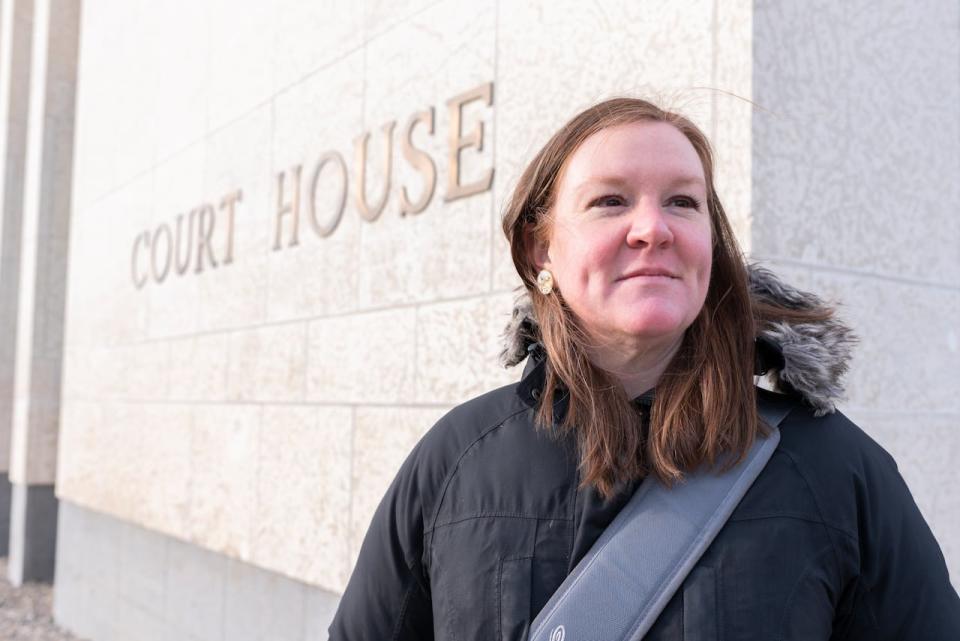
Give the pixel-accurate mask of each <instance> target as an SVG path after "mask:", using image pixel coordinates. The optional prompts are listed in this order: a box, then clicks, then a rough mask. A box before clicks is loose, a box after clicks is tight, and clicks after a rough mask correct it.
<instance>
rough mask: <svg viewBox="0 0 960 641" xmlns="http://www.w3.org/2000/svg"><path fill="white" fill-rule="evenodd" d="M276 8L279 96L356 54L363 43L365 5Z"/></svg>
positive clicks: (295, 0)
mask: <svg viewBox="0 0 960 641" xmlns="http://www.w3.org/2000/svg"><path fill="white" fill-rule="evenodd" d="M273 5H274V7H275V11H276V18H275V20H276V33H275V36H274V43H273V61H274V66H275V69H274V74H273V76H274V91H275V92H276V91H280V90H282V89H284V88H286V87H288V86H290V85H292V84H295V83H296V82H298V81H300V80H301V79H303V78H304V76H306V75H308V74H310V73H312V72H314V71H316V70H318V69H320V68H321V67H323V66H325V65H328V64H330V63H332V62H334V61H335V60H337V59H339V58H342V57H343V56H345V55H347V54H349V53H350V52H353V51H356V50H357V49H359V47H360V46H361V45H362V43H363V10H364V3H362V2H352V1H351V0H333V1H331V2H325V3H324V4H323V5H318V4H315V3H304V2H300V1H299V0H281V1H279V2H274V3H273Z"/></svg>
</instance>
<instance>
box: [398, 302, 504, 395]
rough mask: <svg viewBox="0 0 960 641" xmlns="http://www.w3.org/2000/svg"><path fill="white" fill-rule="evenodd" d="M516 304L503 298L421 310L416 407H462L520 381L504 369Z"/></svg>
mask: <svg viewBox="0 0 960 641" xmlns="http://www.w3.org/2000/svg"><path fill="white" fill-rule="evenodd" d="M512 304H513V296H512V295H511V294H500V295H496V296H485V297H482V298H474V299H467V300H463V301H456V302H450V303H436V304H433V305H424V306H422V307H420V308H419V309H418V310H417V351H416V354H417V379H416V380H417V393H416V397H415V398H416V399H417V402H420V403H445V404H455V403H460V402H463V401H465V400H467V399H469V398H472V397H474V396H477V395H479V394H481V393H483V392H486V391H489V390H490V389H494V388H496V387H499V386H501V385H506V384H507V383H509V382H511V381H513V380H516V379H517V378H518V377H519V373H516V372H511V371H505V370H504V369H503V367H502V366H501V365H500V364H499V357H500V351H501V350H502V334H503V329H504V327H505V326H506V324H507V321H508V320H509V319H510V313H511V309H512Z"/></svg>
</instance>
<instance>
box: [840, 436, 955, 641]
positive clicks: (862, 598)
mask: <svg viewBox="0 0 960 641" xmlns="http://www.w3.org/2000/svg"><path fill="white" fill-rule="evenodd" d="M875 463H876V464H877V465H876V466H875V468H876V469H874V470H873V473H868V474H865V475H864V478H863V479H861V480H862V483H863V485H862V486H861V487H860V488H859V490H860V491H858V494H859V495H860V496H859V501H860V503H861V505H860V506H859V511H860V516H859V521H860V523H859V528H858V529H859V534H860V537H859V539H860V540H859V556H860V573H859V576H858V577H857V578H856V580H855V581H854V583H853V585H852V586H851V589H850V590H849V591H848V596H849V598H850V599H851V601H850V602H849V603H848V606H849V609H848V612H849V614H848V616H847V617H845V619H846V620H845V621H844V622H843V623H844V625H843V626H839V627H841V628H842V629H843V632H841V634H839V635H836V634H835V636H834V638H835V639H847V640H849V641H861V640H862V641H867V640H869V641H886V640H890V641H894V640H899V639H924V641H948V640H950V639H960V597H958V596H957V592H956V590H955V589H954V588H953V586H952V585H951V584H950V577H949V574H948V571H947V566H946V563H945V562H944V558H943V553H942V552H941V551H940V547H939V545H938V544H937V541H936V539H935V538H934V536H933V533H932V532H931V531H930V528H929V526H928V525H927V523H926V521H924V519H923V516H922V515H921V514H920V510H919V509H918V508H917V505H916V503H915V502H914V500H913V497H912V496H911V494H910V490H909V489H908V488H907V486H906V484H905V483H904V480H903V477H902V476H901V475H900V473H899V471H898V470H897V467H896V464H895V463H894V461H893V459H892V458H891V457H890V456H889V455H888V454H886V452H883V460H880V461H875ZM838 623H839V622H838Z"/></svg>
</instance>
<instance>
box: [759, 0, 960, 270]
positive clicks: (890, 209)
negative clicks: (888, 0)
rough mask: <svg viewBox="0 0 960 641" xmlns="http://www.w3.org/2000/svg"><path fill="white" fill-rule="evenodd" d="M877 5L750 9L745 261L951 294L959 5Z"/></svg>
mask: <svg viewBox="0 0 960 641" xmlns="http://www.w3.org/2000/svg"><path fill="white" fill-rule="evenodd" d="M887 6H888V7H889V9H890V10H889V11H869V10H865V11H854V10H851V9H850V8H849V7H848V5H839V4H836V5H831V6H829V7H826V6H825V7H824V8H823V11H818V12H815V13H811V12H809V11H808V10H806V8H804V7H801V6H800V5H796V4H792V3H764V4H762V5H758V6H756V7H755V10H754V48H753V51H754V74H753V78H754V98H755V100H756V102H757V103H758V104H759V105H760V106H761V107H762V109H761V110H758V111H757V112H756V114H755V117H754V126H753V140H754V151H753V157H754V170H753V176H754V197H753V216H754V224H753V236H754V238H753V245H754V251H755V252H757V253H760V254H763V255H765V256H781V257H789V258H792V259H794V260H802V261H804V262H807V263H817V264H827V265H839V266H846V267H850V268H855V269H860V270H866V271H871V272H875V273H880V274H886V275H893V276H901V277H903V276H906V277H911V278H916V279H920V280H923V281H929V282H934V283H939V284H942V285H947V286H952V287H955V286H956V284H957V283H958V282H960V261H958V260H957V251H956V248H957V247H958V246H960V220H958V218H957V215H956V203H958V202H960V182H958V181H957V180H955V179H954V177H955V176H957V175H960V148H958V145H957V142H956V141H957V140H960V112H958V110H957V109H956V105H957V104H958V102H960V83H958V82H957V80H956V79H957V77H958V74H960V58H958V57H957V55H956V53H955V52H956V50H957V47H958V46H960V33H958V32H957V30H956V28H955V27H954V26H953V25H956V23H957V20H958V19H960V7H958V5H957V4H956V3H950V2H942V3H935V4H934V5H931V6H930V7H929V10H925V11H919V12H910V11H907V10H906V7H898V8H894V5H893V4H890V5H887ZM904 43H923V44H922V45H919V44H918V45H917V46H904ZM921 70H922V71H921ZM930 123H937V124H936V126H930ZM947 141H951V142H949V143H948V142H947ZM812 149H815V150H816V152H815V153H811V150H812Z"/></svg>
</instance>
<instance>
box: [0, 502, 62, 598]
mask: <svg viewBox="0 0 960 641" xmlns="http://www.w3.org/2000/svg"><path fill="white" fill-rule="evenodd" d="M11 490H12V491H11V497H10V557H9V560H8V562H7V578H8V579H9V580H10V583H12V584H13V585H15V586H17V585H22V584H23V583H24V582H26V581H43V582H46V583H50V582H52V581H53V567H54V560H55V551H56V547H57V497H56V495H55V494H54V493H53V486H52V485H20V484H19V483H13V484H12V486H11Z"/></svg>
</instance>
